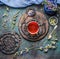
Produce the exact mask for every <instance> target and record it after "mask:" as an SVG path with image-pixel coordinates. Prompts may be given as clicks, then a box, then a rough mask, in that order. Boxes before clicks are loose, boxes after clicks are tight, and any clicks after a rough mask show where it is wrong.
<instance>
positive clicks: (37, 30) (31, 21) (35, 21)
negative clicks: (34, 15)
mask: <svg viewBox="0 0 60 59" xmlns="http://www.w3.org/2000/svg"><path fill="white" fill-rule="evenodd" d="M32 22H35V23H36V24H37V25H38V29H37V31H36V32H34V33H32V32H31V31H29V29H28V28H27V31H28V32H29V33H30V34H32V35H35V34H37V33H38V31H39V24H38V22H36V21H31V22H29V23H28V25H29V24H30V23H32ZM27 27H28V26H27Z"/></svg>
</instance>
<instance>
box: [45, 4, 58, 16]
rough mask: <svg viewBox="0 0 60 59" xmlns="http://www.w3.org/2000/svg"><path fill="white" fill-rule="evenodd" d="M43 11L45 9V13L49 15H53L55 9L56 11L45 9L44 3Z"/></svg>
mask: <svg viewBox="0 0 60 59" xmlns="http://www.w3.org/2000/svg"><path fill="white" fill-rule="evenodd" d="M44 11H45V13H47V14H49V15H54V14H56V12H57V10H56V11H53V10H50V9H47V8H46V5H44Z"/></svg>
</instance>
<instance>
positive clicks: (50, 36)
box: [48, 25, 58, 39]
mask: <svg viewBox="0 0 60 59" xmlns="http://www.w3.org/2000/svg"><path fill="white" fill-rule="evenodd" d="M57 27H58V26H57V25H55V27H54V29H53V30H52V32H51V33H50V34H49V35H48V39H51V38H52V34H53V32H54V31H55V30H56V28H57Z"/></svg>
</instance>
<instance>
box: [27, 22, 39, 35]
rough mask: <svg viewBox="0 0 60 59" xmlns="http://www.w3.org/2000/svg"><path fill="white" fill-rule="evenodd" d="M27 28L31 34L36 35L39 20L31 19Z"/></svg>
mask: <svg viewBox="0 0 60 59" xmlns="http://www.w3.org/2000/svg"><path fill="white" fill-rule="evenodd" d="M27 29H28V32H29V33H30V34H32V35H35V34H37V33H38V31H39V25H38V23H37V22H35V21H31V22H29V24H28V27H27Z"/></svg>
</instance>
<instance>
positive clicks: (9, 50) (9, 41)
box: [0, 33, 20, 54]
mask: <svg viewBox="0 0 60 59" xmlns="http://www.w3.org/2000/svg"><path fill="white" fill-rule="evenodd" d="M19 46H20V37H19V35H18V34H17V33H5V34H3V35H2V36H1V37H0V48H1V51H2V52H3V53H5V54H13V53H15V52H16V51H17V50H18V48H19Z"/></svg>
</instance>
